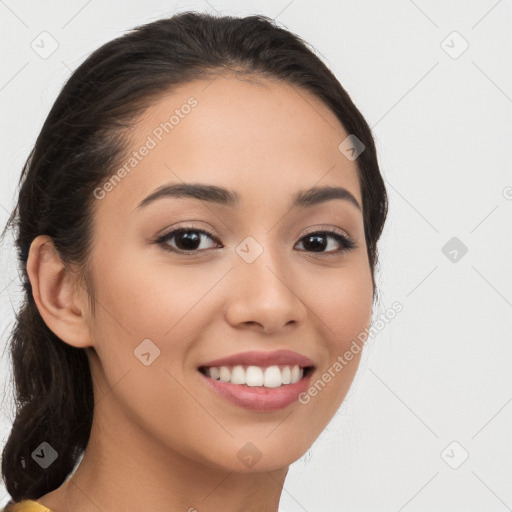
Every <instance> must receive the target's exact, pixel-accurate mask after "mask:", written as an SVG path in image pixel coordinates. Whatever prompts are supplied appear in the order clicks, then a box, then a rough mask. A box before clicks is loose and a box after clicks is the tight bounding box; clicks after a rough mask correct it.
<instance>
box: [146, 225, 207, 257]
mask: <svg viewBox="0 0 512 512" xmlns="http://www.w3.org/2000/svg"><path fill="white" fill-rule="evenodd" d="M205 239H210V240H212V241H214V242H215V238H214V237H213V235H212V234H211V233H208V231H204V230H202V229H197V228H187V227H183V228H179V229H175V230H174V231H171V232H170V233H167V234H165V235H163V236H162V237H160V238H159V239H158V240H157V241H156V243H158V244H160V245H161V246H162V247H163V248H164V249H166V250H168V251H174V252H178V253H179V252H181V253H195V252H199V251H203V250H205V249H209V248H211V247H208V243H206V244H205V243H204V240H205ZM205 245H206V247H205ZM213 247H215V244H214V245H213Z"/></svg>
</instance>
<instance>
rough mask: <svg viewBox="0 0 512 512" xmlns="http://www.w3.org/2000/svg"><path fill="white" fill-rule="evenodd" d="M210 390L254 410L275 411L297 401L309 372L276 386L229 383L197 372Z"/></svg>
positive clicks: (304, 386)
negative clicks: (291, 381) (289, 382)
mask: <svg viewBox="0 0 512 512" xmlns="http://www.w3.org/2000/svg"><path fill="white" fill-rule="evenodd" d="M199 374H200V375H201V377H202V378H203V379H204V380H205V381H206V384H207V385H208V386H209V387H210V389H211V390H212V391H214V392H215V393H217V394H218V395H220V396H221V397H223V398H225V399H226V400H229V401H230V402H232V403H234V404H236V405H239V406H240V407H245V408H246V409H253V410H256V411H276V410H278V409H283V408H285V407H287V406H288V405H290V404H293V403H294V402H296V401H297V397H298V395H300V394H301V393H303V392H304V391H306V389H307V388H308V386H309V381H310V380H311V373H310V374H308V375H306V376H305V377H303V378H302V379H301V380H299V381H298V382H296V383H295V384H284V385H282V386H280V387H278V388H266V387H264V386H247V385H245V384H231V382H223V381H220V380H215V379H211V378H210V377H207V376H206V375H203V374H202V373H201V372H199Z"/></svg>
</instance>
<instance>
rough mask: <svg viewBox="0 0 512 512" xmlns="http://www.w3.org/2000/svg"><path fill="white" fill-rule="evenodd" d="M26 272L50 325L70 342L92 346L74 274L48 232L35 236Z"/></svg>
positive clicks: (33, 293)
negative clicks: (63, 260)
mask: <svg viewBox="0 0 512 512" xmlns="http://www.w3.org/2000/svg"><path fill="white" fill-rule="evenodd" d="M27 273H28V277H29V279H30V284H31V286H32V295H33V297H34V301H35V303H36V305H37V308H38V310H39V313H40V314H41V316H42V318H43V320H44V322H45V323H46V325H47V326H48V328H49V329H50V330H51V331H52V332H53V333H54V334H56V335H57V336H58V337H59V338H60V339H61V340H63V341H65V342H66V343H68V344H69V345H72V346H74V347H77V348H85V347H87V346H91V345H92V343H91V338H90V333H89V329H88V325H87V322H86V317H85V315H84V310H85V307H84V304H82V301H81V300H80V297H79V296H78V293H77V291H76V284H75V276H74V275H73V274H72V273H71V271H70V270H69V269H68V268H66V266H65V265H64V263H63V262H62V260H61V259H60V257H59V255H58V253H57V250H56V249H55V246H54V244H53V240H52V239H51V238H50V237H49V236H46V235H41V236H38V237H37V238H35V239H34V240H33V242H32V244H31V246H30V251H29V255H28V260H27Z"/></svg>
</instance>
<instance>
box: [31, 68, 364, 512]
mask: <svg viewBox="0 0 512 512" xmlns="http://www.w3.org/2000/svg"><path fill="white" fill-rule="evenodd" d="M190 96H193V97H194V98H196V99H197V101H198V105H197V106H196V107H195V108H194V109H193V110H192V111H191V113H190V114H188V115H187V116H186V117H185V118H184V119H181V120H180V123H179V124H178V125H177V126H175V128H174V129H173V131H172V132H170V133H169V134H166V135H164V137H163V139H162V141H161V142H160V143H159V144H158V145H157V147H156V148H154V149H152V150H151V151H150V152H149V154H148V155H147V156H146V157H145V158H144V159H143V160H142V161H141V162H140V163H139V164H138V165H137V167H136V168H134V169H133V170H132V172H131V173H130V174H129V175H127V176H126V177H125V178H124V179H123V180H121V182H120V183H118V184H117V186H116V187H114V189H113V190H112V191H110V192H109V193H107V194H106V195H105V197H104V198H103V199H101V200H97V201H96V202H95V207H94V214H93V215H94V217H93V220H94V229H93V241H94V242H93V246H92V251H91V254H90V258H91V260H90V261H91V268H92V275H91V279H92V281H93V283H94V288H95V291H96V297H95V304H96V311H95V314H94V315H93V314H92V311H91V310H90V308H89V306H88V301H87V295H86V292H85V289H84V287H83V286H77V281H76V273H75V272H74V271H73V268H70V267H69V266H67V265H64V264H63V263H62V262H61V260H60V259H59V257H58V255H57V253H56V251H55V249H54V248H53V246H52V244H51V240H50V239H48V237H44V236H43V237H38V238H37V239H35V240H34V242H33V244H32V246H31V250H30V255H29V261H28V272H29V277H30V280H31V283H32V287H33V293H34V298H35V300H36V303H37V306H38V308H39V311H40V312H41V314H42V316H43V318H44V320H45V322H46V323H47V325H48V326H49V327H50V329H52V330H53V331H54V332H55V333H56V334H57V335H58V336H59V337H60V338H61V339H62V340H63V341H64V342H66V343H69V344H70V345H72V346H75V347H79V348H85V349H86V350H87V353H88V356H89V359H90V364H91V371H92V375H93V384H94V393H95V412H94V421H93V428H92V432H91V438H90V442H89V446H88V448H87V450H86V452H85V456H84V459H83V461H82V462H81V464H80V466H79V467H78V469H77V470H76V472H75V474H74V475H73V476H72V477H71V478H70V479H69V480H68V481H67V482H65V483H64V484H63V485H62V486H61V487H59V488H58V489H56V490H55V491H53V492H50V493H48V494H46V495H44V496H42V497H41V498H40V499H39V500H38V501H39V502H40V503H42V504H43V505H45V506H47V507H49V508H51V509H52V510H54V512H71V511H74V512H89V511H91V512H92V511H94V512H97V511H98V510H102V511H104V512H106V511H109V512H117V511H124V510H173V511H174V510H176V511H178V510H180V511H187V510H190V512H192V511H193V510H194V509H196V510H198V511H200V512H213V511H218V510H224V511H226V512H236V511H242V510H243V511H252V510H254V511H256V510H257V511H260V512H262V511H269V512H270V511H276V510H277V507H278V503H279V498H280V495H281V490H282V485H283V482H284V480H285V477H286V474H287V471H288V466H289V465H290V464H291V463H292V462H294V461H295V460H297V459H298V458H299V457H300V456H301V455H302V454H304V453H305V452H306V450H307V449H308V448H309V447H310V446H311V444H312V443H313V441H314V440H315V439H316V438H317V437H318V435H319V434H320V433H321V431H322V430H323V429H324V428H325V426H326V425H327V423H328V422H329V420H330V419H331V418H332V417H333V415H334V414H335V412H336V411H337V409H338V408H339V406H340V405H341V403H342V401H343V399H344V398H345V396H346V394H347V392H348V390H349V387H350V385H351V383H352V381H353V378H354V376H355V372H356V370H357V367H358V364H359V359H360V356H361V353H359V354H357V355H355V356H354V358H353V359H352V361H351V362H350V363H349V364H348V365H347V366H345V367H344V368H343V371H341V372H339V373H338V374H337V375H336V377H335V378H333V379H332V380H331V382H330V383H328V384H327V385H326V386H325V388H324V389H323V390H322V391H321V392H319V393H318V395H317V396H315V397H314V398H312V399H311V400H310V402H309V403H308V404H307V405H301V404H299V403H298V402H295V403H293V404H292V405H290V406H287V407H286V408H284V409H281V410H277V411H272V412H258V411H251V410H248V409H245V408H242V407H240V406H237V405H234V404H232V403H230V402H228V401H226V400H225V399H223V398H221V397H219V396H218V395H216V394H214V393H213V392H212V391H211V390H210V389H208V387H207V386H206V385H205V383H204V382H203V381H202V379H201V378H200V375H199V374H198V371H197V367H198V365H200V364H201V363H204V362H207V361H209V360H213V359H217V358H219V357H224V356H227V355H231V354H235V353H239V352H244V351H247V350H258V351H273V350H277V349H290V350H294V351H296V352H299V353H301V354H303V355H305V356H307V357H309V358H310V359H311V360H313V361H314V363H315V366H316V369H315V373H314V375H313V377H312V381H311V382H315V381H316V380H317V379H318V378H319V377H320V376H321V375H322V373H324V372H325V371H327V369H328V368H329V367H332V365H333V363H334V362H335V361H336V360H337V357H338V356H339V355H342V354H344V353H345V351H346V350H347V349H348V348H349V346H350V344H351V342H352V341H353V340H354V339H356V337H357V335H358V334H359V333H360V332H361V331H363V330H364V329H365V328H366V327H368V325H369V323H370V318H371V309H372V292H373V289H372V280H371V269H370V267H369V264H368V258H367V252H366V251H367V249H366V245H365V238H364V227H363V216H362V212H361V211H360V210H359V209H357V208H356V207H355V206H354V205H353V204H352V203H350V202H349V201H346V200H340V199H334V200H331V201H328V202H325V203H323V204H320V205H317V206H313V207H311V208H308V209H300V208H294V209H291V208H290V206H289V202H290V199H291V197H292V195H293V194H294V193H295V192H297V191H299V190H304V189H308V188H310V187H313V186H327V185H330V186H340V187H344V188H346V189H347V190H348V191H349V192H351V193H352V195H353V196H354V197H355V198H356V199H357V201H358V202H359V204H362V197H361V190H360V186H359V181H358V174H357V167H356V163H357V162H356V161H353V162H352V161H350V160H348V159H347V158H345V156H344V155H343V154H342V153H341V152H340V151H339V150H338V145H339V144H340V142H341V141H342V140H344V139H345V138H346V137H347V136H348V133H347V132H346V131H345V130H344V128H343V126H342V125H341V124H340V122H339V121H338V120H337V118H336V117H335V115H334V114H333V113H332V112H331V111H330V110H329V109H328V107H326V106H325V105H324V104H323V103H322V102H321V101H320V100H319V99H317V98H316V97H314V96H313V95H311V94H310V93H308V92H306V91H303V90H299V89H298V88H297V87H292V86H290V85H287V84H285V83H283V82H279V81H276V80H272V79H267V78H265V79H263V78H260V79H255V77H252V78H251V80H244V79H241V78H236V77H232V76H227V75H224V76H218V77H216V78H215V79H214V80H213V81H212V79H211V78H210V79H208V80H198V81H195V82H193V83H190V84H186V86H181V87H180V88H178V89H175V90H174V91H173V92H172V93H171V94H168V95H165V96H162V97H161V98H159V100H158V102H156V103H154V104H153V105H152V106H151V107H149V108H148V109H147V110H146V111H145V113H144V115H143V116H142V118H141V119H140V120H139V121H138V122H137V124H136V126H135V128H134V129H133V130H132V132H131V138H132V147H131V150H137V149H138V148H140V146H141V145H142V144H144V142H145V140H146V138H147V136H148V135H149V134H151V133H152V131H153V130H154V129H155V127H156V126H158V125H159V123H160V122H163V121H165V120H167V119H168V118H169V112H172V111H173V110H174V109H176V108H180V106H181V105H183V104H184V103H186V101H187V99H188V98H189V97H190ZM123 163H124V161H123ZM121 165H122V164H121ZM181 182H187V183H189V182H190V183H191V182H194V183H207V184H213V185H217V186H221V187H226V188H229V189H233V190H235V191H236V192H237V193H238V194H239V195H240V197H241V203H240V205H239V207H237V208H235V207H232V206H226V205H218V204H214V203H208V202H206V201H201V200H197V199H192V198H164V199H160V200H157V201H155V202H153V203H151V204H149V205H147V206H146V207H144V208H140V209H137V208H136V207H137V205H138V204H139V203H140V201H142V200H143V199H144V198H145V197H147V196H148V195H149V194H151V193H152V192H153V191H154V190H155V189H157V188H158V187H160V186H162V185H164V184H174V183H181ZM183 222H186V225H187V226H188V225H191V226H193V227H194V228H196V229H205V230H207V231H209V232H210V233H212V234H213V235H214V236H215V237H216V238H217V239H218V240H219V241H220V243H221V246H220V247H219V246H218V243H217V242H216V241H215V240H212V239H210V238H208V237H203V238H202V242H201V248H204V251H203V252H200V253H198V254H196V255H193V256H187V255H182V254H177V253H173V252H170V251H167V250H165V249H164V247H163V246H162V245H158V244H155V243H153V241H154V240H155V239H156V238H157V235H159V234H164V233H167V232H170V231H171V230H172V229H175V228H176V227H179V226H180V223H181V224H183ZM313 228H314V229H313ZM317 228H318V229H317ZM336 228H338V230H341V232H342V233H344V234H346V236H348V237H349V238H350V239H351V240H352V241H354V243H355V244H356V246H355V247H354V248H353V249H351V250H349V251H347V252H344V253H341V254H337V255H336V254H334V253H331V254H330V255H329V254H327V253H326V252H323V253H322V252H314V251H312V250H309V251H308V250H305V249H304V245H303V244H302V243H301V240H302V241H304V237H305V235H306V234H308V233H311V232H318V231H320V230H321V229H329V230H331V229H336ZM247 236H251V237H253V238H254V239H255V240H256V241H257V242H258V243H259V244H260V246H261V247H262V248H263V253H262V254H261V255H260V256H259V257H258V258H257V259H256V260H255V261H254V262H252V263H250V264H248V263H246V262H245V261H244V260H243V259H242V258H241V257H240V256H239V255H238V254H237V252H236V251H235V249H236V247H237V246H238V245H239V244H240V242H242V240H244V239H245V238H246V237H247ZM327 240H329V245H328V247H327V248H326V249H325V250H326V251H335V250H337V249H339V248H340V247H341V246H340V244H339V243H338V242H337V241H336V240H335V239H331V238H328V239H327ZM176 243H177V242H176V239H174V240H167V246H169V245H170V246H171V247H173V244H174V247H177V246H176ZM178 247H180V248H181V249H182V250H183V245H181V246H178ZM148 338H149V339H150V340H152V342H153V343H154V344H155V345H156V346H157V347H158V348H159V349H160V356H159V357H158V358H157V359H155V360H154V362H153V363H152V364H151V365H149V366H145V365H143V364H142V363H141V362H140V360H139V359H138V358H137V357H135V356H134V350H135V349H136V347H137V346H138V345H139V344H140V343H141V341H142V340H144V339H148ZM291 440H292V442H290V441H291ZM247 442H251V443H253V445H255V446H256V447H257V449H258V450H259V452H260V453H261V459H260V460H259V461H258V462H257V463H256V464H254V465H253V466H252V467H247V466H245V465H244V464H243V463H242V462H241V461H240V460H239V458H238V457H237V453H238V451H239V450H240V449H241V447H242V446H244V445H245V444H246V443H247Z"/></svg>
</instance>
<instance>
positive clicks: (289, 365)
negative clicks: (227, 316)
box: [197, 350, 315, 411]
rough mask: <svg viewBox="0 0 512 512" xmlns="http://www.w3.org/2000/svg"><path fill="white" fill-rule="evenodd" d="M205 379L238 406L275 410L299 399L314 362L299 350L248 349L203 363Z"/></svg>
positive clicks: (217, 392) (199, 368)
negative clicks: (266, 350) (267, 350)
mask: <svg viewBox="0 0 512 512" xmlns="http://www.w3.org/2000/svg"><path fill="white" fill-rule="evenodd" d="M197 369H198V371H199V374H200V375H201V377H202V380H203V382H204V383H205V384H206V385H207V386H208V388H209V389H210V390H211V391H213V392H214V393H215V394H216V395H218V396H220V397H222V398H224V399H226V400H228V401H229V402H231V403H234V404H235V405H237V406H240V407H244V408H247V409H253V410H258V411H275V410H278V409H283V408H285V407H287V406H289V405H291V404H293V403H296V402H297V397H298V395H299V394H300V393H302V392H303V391H305V390H306V389H307V387H308V386H309V381H310V378H311V375H312V373H313V372H314V370H315V366H314V365H313V362H312V361H311V360H310V359H309V358H307V357H305V356H303V355H301V354H298V353H297V352H293V351H289V350H278V351H274V352H244V353H241V354H236V355H233V356H228V357H224V358H221V359H216V360H214V361H210V362H208V363H206V364H203V365H200V366H199V367H198V368H197Z"/></svg>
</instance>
